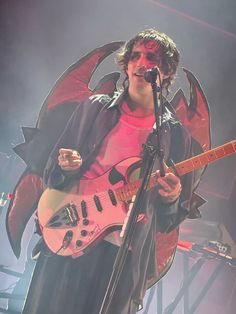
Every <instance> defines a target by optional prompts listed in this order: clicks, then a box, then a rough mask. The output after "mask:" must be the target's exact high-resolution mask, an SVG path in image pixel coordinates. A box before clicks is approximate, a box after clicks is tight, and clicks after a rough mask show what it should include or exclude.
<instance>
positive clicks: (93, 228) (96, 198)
mask: <svg viewBox="0 0 236 314" xmlns="http://www.w3.org/2000/svg"><path fill="white" fill-rule="evenodd" d="M139 162H140V158H138V157H131V158H128V159H126V160H123V161H121V162H120V163H118V164H117V165H115V166H113V167H112V168H111V169H110V170H109V171H107V172H106V173H105V174H103V175H102V176H100V177H97V178H96V179H89V180H80V181H76V182H74V183H73V184H72V186H71V187H70V188H68V190H66V191H65V190H63V191H60V190H56V189H49V188H48V189H46V190H45V191H44V193H43V194H42V196H41V198H40V200H39V204H38V219H39V224H40V227H41V230H42V234H43V238H44V240H45V242H46V244H47V246H48V247H49V249H50V250H51V251H53V252H54V253H57V254H59V255H64V256H66V255H72V256H74V257H76V256H80V255H82V254H84V253H85V252H86V250H87V248H89V247H91V246H93V245H95V244H96V243H97V241H99V240H100V239H102V238H104V236H106V235H107V234H108V233H110V232H111V231H114V230H118V229H121V228H122V225H123V223H124V220H125V218H126V216H127V203H126V202H122V201H120V200H119V197H118V196H117V194H116V191H117V189H118V188H119V187H122V186H123V185H124V184H125V183H126V182H127V181H128V176H129V173H131V169H133V168H135V167H134V165H136V164H137V165H138V163H139ZM137 167H138V166H137ZM137 167H136V168H137ZM133 173H134V172H133ZM140 219H141V218H140Z"/></svg>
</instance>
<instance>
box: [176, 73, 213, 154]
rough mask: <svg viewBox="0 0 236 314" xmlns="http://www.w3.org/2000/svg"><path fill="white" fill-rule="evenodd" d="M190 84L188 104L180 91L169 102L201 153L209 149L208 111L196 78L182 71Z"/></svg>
mask: <svg viewBox="0 0 236 314" xmlns="http://www.w3.org/2000/svg"><path fill="white" fill-rule="evenodd" d="M183 70H184V72H185V73H186V76H187V79H188V81H189V84H190V101H189V104H188V102H187V100H186V97H185V95H184V93H183V91H182V90H181V89H180V90H178V92H177V93H176V94H175V96H174V98H173V99H172V101H171V105H172V106H173V107H174V108H175V111H176V114H177V117H178V119H179V120H180V121H181V122H182V124H183V125H184V126H185V127H186V128H187V129H188V130H189V132H190V134H191V135H192V137H193V138H194V139H195V140H196V141H197V142H198V143H199V144H200V145H201V147H202V149H203V151H206V150H208V149H210V147H211V131H210V111H209V106H208V102H207V100H206V97H205V95H204V93H203V90H202V88H201V86H200V84H199V82H198V80H197V79H196V77H195V76H194V75H193V74H192V73H191V72H190V71H188V70H186V69H183Z"/></svg>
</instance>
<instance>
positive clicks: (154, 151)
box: [99, 69, 165, 314]
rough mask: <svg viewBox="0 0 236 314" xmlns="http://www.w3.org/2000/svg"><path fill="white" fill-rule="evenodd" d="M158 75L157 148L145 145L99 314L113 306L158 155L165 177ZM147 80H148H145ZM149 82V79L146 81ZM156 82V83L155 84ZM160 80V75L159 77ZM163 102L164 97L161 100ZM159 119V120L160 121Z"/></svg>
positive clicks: (153, 87) (154, 98)
mask: <svg viewBox="0 0 236 314" xmlns="http://www.w3.org/2000/svg"><path fill="white" fill-rule="evenodd" d="M155 72H156V75H155V77H154V75H153V77H152V79H151V81H150V83H151V86H152V91H153V100H154V107H155V117H156V126H157V128H156V132H155V133H156V135H157V148H155V147H154V146H153V145H152V144H150V143H147V144H145V145H144V151H145V153H144V154H145V156H146V159H145V167H144V168H145V169H144V175H143V179H142V183H141V186H140V188H139V190H138V192H137V195H136V197H135V201H134V204H133V207H132V209H131V212H130V216H129V219H128V222H127V225H126V228H125V232H124V237H123V240H122V243H121V246H120V248H119V250H118V253H117V256H116V259H115V262H114V265H113V270H112V274H111V277H110V281H109V283H108V286H107V290H106V293H105V296H104V299H103V302H102V306H101V308H100V311H99V314H108V313H109V306H110V304H111V301H112V297H113V295H114V293H115V289H116V287H117V284H118V281H119V278H120V275H121V273H122V271H123V268H124V264H125V261H126V257H127V254H128V251H129V248H130V244H131V241H132V238H133V235H134V232H135V227H136V225H137V224H136V223H137V219H138V216H139V213H140V211H141V209H142V202H143V199H144V194H145V192H146V191H147V188H148V182H149V178H150V175H151V171H152V168H153V164H154V161H155V158H156V155H158V158H159V159H160V165H161V167H160V174H161V176H164V175H165V172H164V163H163V160H164V152H163V150H162V149H161V145H160V141H161V134H160V128H161V122H162V117H161V116H159V114H160V113H162V109H161V110H160V109H159V107H160V106H158V98H157V92H158V91H160V95H161V87H160V88H159V87H157V84H156V79H157V74H159V72H158V70H157V69H156V71H155ZM145 79H146V78H145ZM146 80H147V79H146ZM154 80H155V82H154ZM159 80H160V75H159ZM160 83H161V80H160ZM160 99H161V100H162V96H161V98H160ZM158 118H159V119H158Z"/></svg>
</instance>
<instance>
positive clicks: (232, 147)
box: [175, 140, 236, 176]
mask: <svg viewBox="0 0 236 314" xmlns="http://www.w3.org/2000/svg"><path fill="white" fill-rule="evenodd" d="M235 152H236V140H234V141H231V142H228V143H226V144H224V145H222V146H219V147H216V148H213V149H211V150H208V151H206V152H204V153H202V154H199V155H197V156H194V157H192V158H189V159H186V160H184V161H181V162H180V163H178V164H177V165H175V167H176V170H177V172H178V174H179V176H182V175H184V174H186V173H189V172H191V171H193V170H195V169H199V168H201V167H203V166H205V165H207V164H209V163H211V162H213V161H216V160H218V159H221V158H224V157H226V156H229V155H231V154H233V153H235Z"/></svg>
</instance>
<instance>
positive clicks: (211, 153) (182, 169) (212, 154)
mask: <svg viewBox="0 0 236 314" xmlns="http://www.w3.org/2000/svg"><path fill="white" fill-rule="evenodd" d="M235 152H236V140H234V141H231V142H228V143H226V144H224V145H222V146H219V147H216V148H214V149H211V150H208V151H206V152H204V153H202V154H199V155H197V156H194V157H192V158H189V159H186V160H184V161H181V162H180V163H178V164H176V165H175V169H176V171H177V173H178V175H179V176H183V175H184V174H186V173H189V172H192V171H193V170H196V169H199V168H201V167H203V166H205V165H207V164H209V163H211V162H213V161H216V160H218V159H221V158H224V157H226V156H229V155H231V154H233V153H235ZM157 179H158V176H157V175H156V173H153V174H152V175H151V177H150V180H149V183H148V189H150V188H152V187H154V186H155V185H157ZM141 182H142V181H141V179H139V180H136V181H134V182H131V183H128V184H126V185H124V186H123V187H121V188H118V189H117V190H116V194H117V196H118V198H119V200H120V201H128V200H130V199H131V198H132V197H133V195H135V194H136V193H137V191H138V189H139V187H140V185H141Z"/></svg>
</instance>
